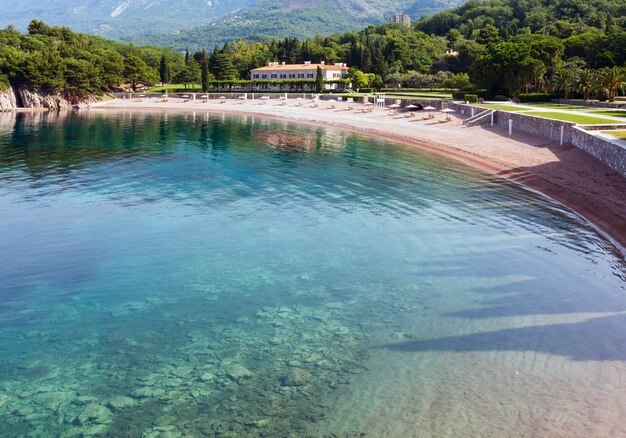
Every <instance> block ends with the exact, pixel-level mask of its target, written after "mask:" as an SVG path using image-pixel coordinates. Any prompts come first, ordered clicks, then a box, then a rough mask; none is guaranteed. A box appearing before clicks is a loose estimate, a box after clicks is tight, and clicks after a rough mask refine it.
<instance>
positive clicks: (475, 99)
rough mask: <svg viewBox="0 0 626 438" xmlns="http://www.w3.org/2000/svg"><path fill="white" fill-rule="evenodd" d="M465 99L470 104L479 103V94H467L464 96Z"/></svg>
mask: <svg viewBox="0 0 626 438" xmlns="http://www.w3.org/2000/svg"><path fill="white" fill-rule="evenodd" d="M463 99H464V100H465V101H466V102H468V103H478V95H477V94H466V95H464V96H463Z"/></svg>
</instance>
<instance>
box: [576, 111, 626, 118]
mask: <svg viewBox="0 0 626 438" xmlns="http://www.w3.org/2000/svg"><path fill="white" fill-rule="evenodd" d="M585 112H587V113H590V114H593V115H594V116H595V115H599V116H610V117H626V111H624V110H622V111H620V110H607V109H595V110H588V111H585Z"/></svg>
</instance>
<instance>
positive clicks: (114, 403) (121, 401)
mask: <svg viewBox="0 0 626 438" xmlns="http://www.w3.org/2000/svg"><path fill="white" fill-rule="evenodd" d="M136 404H137V402H136V401H135V400H133V399H132V398H130V397H126V396H123V395H118V396H116V397H113V398H112V399H111V400H110V401H109V403H108V406H109V407H110V408H111V409H113V410H115V411H119V410H120V409H126V408H131V407H133V406H135V405H136Z"/></svg>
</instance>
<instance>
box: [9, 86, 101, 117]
mask: <svg viewBox="0 0 626 438" xmlns="http://www.w3.org/2000/svg"><path fill="white" fill-rule="evenodd" d="M95 102H96V98H95V97H93V96H85V95H83V94H79V93H59V94H53V95H48V94H41V93H38V92H35V91H32V90H28V89H27V88H19V89H17V90H14V89H12V88H8V89H5V90H1V91H0V111H14V110H16V109H17V108H33V109H47V110H50V111H60V110H63V109H70V108H76V107H79V108H80V107H85V106H88V105H89V104H92V103H95Z"/></svg>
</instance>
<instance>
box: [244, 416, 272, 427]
mask: <svg viewBox="0 0 626 438" xmlns="http://www.w3.org/2000/svg"><path fill="white" fill-rule="evenodd" d="M271 422H272V420H271V419H269V418H262V419H260V420H253V421H247V422H246V423H245V425H246V426H248V427H256V428H261V427H265V426H267V425H269V424H270V423H271Z"/></svg>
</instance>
